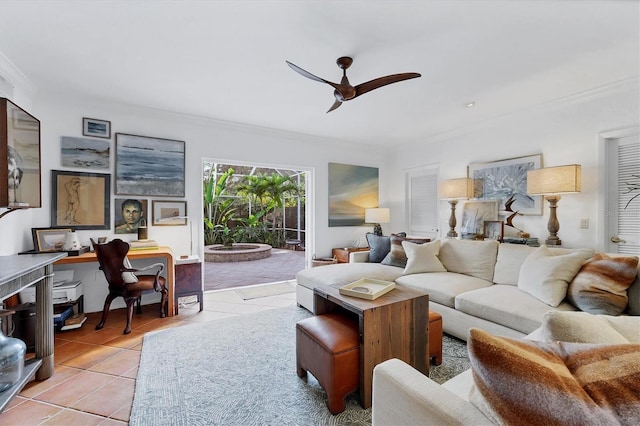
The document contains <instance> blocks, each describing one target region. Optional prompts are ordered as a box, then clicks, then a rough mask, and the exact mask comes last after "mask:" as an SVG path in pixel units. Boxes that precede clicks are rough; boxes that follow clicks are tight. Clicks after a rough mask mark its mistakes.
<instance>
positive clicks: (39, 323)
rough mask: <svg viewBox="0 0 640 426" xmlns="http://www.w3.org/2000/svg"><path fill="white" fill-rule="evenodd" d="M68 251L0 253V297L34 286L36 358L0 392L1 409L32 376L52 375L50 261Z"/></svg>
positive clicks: (40, 377)
mask: <svg viewBox="0 0 640 426" xmlns="http://www.w3.org/2000/svg"><path fill="white" fill-rule="evenodd" d="M66 255H67V253H41V254H26V255H13V256H0V301H2V300H4V299H6V298H7V297H10V296H13V295H14V294H16V293H18V292H19V291H21V290H22V289H24V288H26V287H29V286H31V285H34V284H35V286H36V329H35V347H36V349H35V351H36V353H35V358H34V359H31V360H29V361H27V362H26V363H25V368H24V373H23V375H22V378H21V379H20V381H19V382H18V383H16V384H15V385H13V386H12V387H11V388H9V389H7V390H5V391H4V392H2V393H0V413H1V412H2V411H3V410H4V408H5V407H6V406H7V404H8V403H9V401H10V400H11V398H13V397H14V396H15V395H17V394H18V393H19V392H20V391H21V390H22V388H23V387H24V385H26V384H27V382H29V381H30V380H31V379H33V377H34V376H35V378H36V380H44V379H48V378H49V377H51V375H53V332H54V329H53V300H52V294H53V262H55V261H57V260H60V259H62V258H63V257H65V256H66Z"/></svg>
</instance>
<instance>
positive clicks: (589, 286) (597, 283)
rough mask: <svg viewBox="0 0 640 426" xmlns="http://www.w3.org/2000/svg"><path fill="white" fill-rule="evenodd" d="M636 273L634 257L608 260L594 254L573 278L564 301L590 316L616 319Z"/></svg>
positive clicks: (604, 255)
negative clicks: (607, 316) (599, 315)
mask: <svg viewBox="0 0 640 426" xmlns="http://www.w3.org/2000/svg"><path fill="white" fill-rule="evenodd" d="M637 272H638V258H637V257H635V256H634V257H609V256H607V255H606V254H604V253H598V254H596V255H595V256H594V257H592V258H591V259H589V260H588V261H587V262H586V263H585V264H584V265H582V268H581V269H580V271H579V272H578V275H576V276H575V278H574V279H573V281H571V284H569V289H568V291H567V299H568V300H569V303H571V304H572V305H573V306H575V307H576V308H578V309H580V310H583V311H585V312H589V313H591V314H602V315H620V314H621V313H622V312H623V311H624V310H625V308H626V307H627V303H628V301H629V299H628V297H627V289H628V288H629V287H630V286H631V284H632V283H633V280H634V279H635V278H636V274H637Z"/></svg>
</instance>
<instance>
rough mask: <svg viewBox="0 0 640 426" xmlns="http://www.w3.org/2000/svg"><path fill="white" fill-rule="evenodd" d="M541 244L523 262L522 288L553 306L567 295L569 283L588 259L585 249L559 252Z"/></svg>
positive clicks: (520, 281) (520, 278)
mask: <svg viewBox="0 0 640 426" xmlns="http://www.w3.org/2000/svg"><path fill="white" fill-rule="evenodd" d="M553 250H554V249H550V248H548V247H547V246H541V247H538V248H537V249H536V250H535V251H534V252H533V253H531V254H530V255H529V256H528V257H527V258H526V259H525V260H524V262H523V263H522V266H521V267H520V274H519V276H518V288H519V289H521V290H523V291H526V292H527V293H529V294H530V295H532V296H534V297H535V298H537V299H539V300H541V301H543V302H544V303H546V304H547V305H549V306H553V307H557V306H558V305H559V304H560V302H562V301H563V300H564V298H565V297H566V296H567V288H568V287H569V283H570V282H571V280H573V277H575V276H576V274H577V273H578V271H579V270H580V267H581V266H582V263H583V262H584V261H585V260H586V259H585V257H584V256H585V255H584V253H582V252H579V251H575V252H572V253H569V254H557V253H554V252H553Z"/></svg>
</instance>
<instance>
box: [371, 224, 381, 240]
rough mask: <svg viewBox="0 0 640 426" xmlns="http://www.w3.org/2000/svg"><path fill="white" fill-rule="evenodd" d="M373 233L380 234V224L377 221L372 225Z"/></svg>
mask: <svg viewBox="0 0 640 426" xmlns="http://www.w3.org/2000/svg"><path fill="white" fill-rule="evenodd" d="M373 235H377V236H379V237H381V236H382V226H380V224H379V223H376V224H374V225H373Z"/></svg>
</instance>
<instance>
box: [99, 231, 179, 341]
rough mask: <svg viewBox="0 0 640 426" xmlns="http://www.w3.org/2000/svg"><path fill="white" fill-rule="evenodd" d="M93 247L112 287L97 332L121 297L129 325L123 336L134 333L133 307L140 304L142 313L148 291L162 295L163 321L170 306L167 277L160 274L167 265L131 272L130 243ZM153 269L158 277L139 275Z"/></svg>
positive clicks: (118, 241)
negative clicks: (117, 298)
mask: <svg viewBox="0 0 640 426" xmlns="http://www.w3.org/2000/svg"><path fill="white" fill-rule="evenodd" d="M91 244H92V245H93V249H94V250H95V253H96V257H97V258H98V263H99V264H100V269H101V270H102V271H103V272H104V276H105V277H106V279H107V283H108V284H109V294H107V297H106V299H105V301H104V308H103V310H102V319H101V320H100V322H99V323H98V325H96V330H100V329H101V328H102V327H104V323H105V322H106V321H107V316H108V314H109V307H110V306H111V302H112V301H113V300H114V299H115V298H116V297H120V296H122V298H123V299H124V302H125V303H126V305H127V325H126V326H125V328H124V333H123V334H129V333H130V332H131V319H132V318H133V304H134V303H135V302H137V303H138V307H137V313H141V312H142V308H141V306H140V301H141V298H142V292H144V291H146V290H155V291H158V292H161V293H162V301H161V303H160V317H161V318H164V317H165V309H166V305H167V288H166V286H165V279H164V277H161V276H160V273H161V272H162V271H163V270H164V264H162V263H154V264H153V265H149V266H147V267H144V268H137V269H136V268H132V267H131V264H130V263H129V259H127V253H128V252H129V243H127V242H125V241H122V240H120V239H115V240H113V241H110V242H108V243H105V244H98V243H96V242H95V241H93V239H92V240H91ZM152 268H158V271H157V272H156V273H155V275H138V274H137V272H139V271H146V270H149V269H152Z"/></svg>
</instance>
